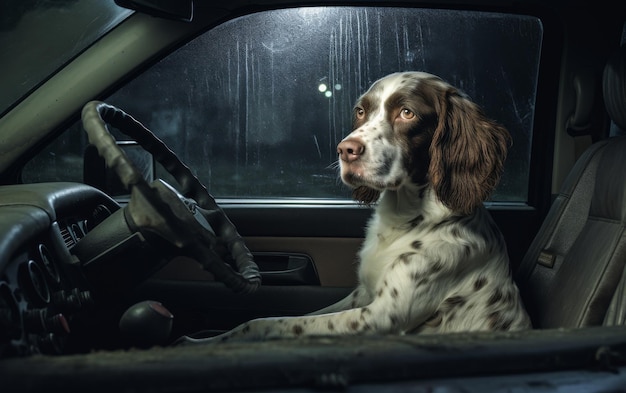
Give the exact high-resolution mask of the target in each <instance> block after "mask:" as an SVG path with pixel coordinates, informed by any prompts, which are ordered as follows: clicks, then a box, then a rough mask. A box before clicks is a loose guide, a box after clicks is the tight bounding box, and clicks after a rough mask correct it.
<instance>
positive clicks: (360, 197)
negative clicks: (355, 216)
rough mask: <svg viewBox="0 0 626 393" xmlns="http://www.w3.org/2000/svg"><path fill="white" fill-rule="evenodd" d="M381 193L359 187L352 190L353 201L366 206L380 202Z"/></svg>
mask: <svg viewBox="0 0 626 393" xmlns="http://www.w3.org/2000/svg"><path fill="white" fill-rule="evenodd" d="M379 196H380V191H378V190H375V189H373V188H369V187H366V186H361V187H357V188H355V189H354V190H352V199H354V200H355V201H357V202H360V203H363V204H365V205H368V206H369V205H371V204H372V203H374V202H376V201H377V200H378V197H379Z"/></svg>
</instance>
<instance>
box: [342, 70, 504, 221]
mask: <svg viewBox="0 0 626 393" xmlns="http://www.w3.org/2000/svg"><path fill="white" fill-rule="evenodd" d="M509 143H510V136H509V133H508V132H507V131H506V130H505V129H504V128H503V127H502V126H500V125H498V124H497V123H496V122H494V121H493V120H491V119H489V118H487V117H486V116H485V115H484V114H483V112H482V110H481V109H480V108H479V107H478V106H477V105H476V104H474V103H473V102H471V101H470V100H469V99H467V98H466V97H465V96H464V95H463V94H461V93H460V92H459V91H458V90H457V89H455V88H454V87H453V86H451V85H449V84H447V83H446V82H444V81H442V80H441V79H440V78H438V77H436V76H434V75H431V74H427V73H423V72H403V73H395V74H391V75H388V76H386V77H384V78H382V79H379V80H378V81H376V82H375V83H374V84H373V85H372V87H371V88H370V89H369V90H368V91H367V92H366V93H365V94H363V95H362V96H361V97H360V98H359V99H358V101H357V103H356V105H355V107H354V123H353V131H352V132H351V133H350V134H349V135H348V136H347V137H346V138H344V139H343V140H342V141H341V142H340V143H339V145H338V146H337V153H338V154H339V163H340V167H341V179H342V180H343V182H344V183H346V184H347V185H349V186H351V187H352V188H353V189H354V192H353V196H354V198H355V199H357V200H359V201H361V202H364V203H368V204H369V203H372V202H374V201H375V200H377V199H378V196H379V194H380V192H381V191H383V190H385V189H390V190H397V189H399V188H401V187H403V186H406V185H408V184H409V183H411V184H416V185H425V184H426V183H430V186H431V187H432V188H433V190H434V191H435V193H436V195H437V197H438V198H439V200H440V201H441V202H442V203H443V204H444V205H446V206H447V207H448V208H450V209H451V210H453V211H456V212H459V213H469V212H471V211H472V210H473V209H474V208H475V207H476V206H478V205H479V204H481V203H482V202H483V201H484V200H485V199H487V197H488V196H489V194H490V193H491V192H492V191H493V189H494V187H495V186H496V184H497V183H498V180H499V178H500V174H501V173H502V168H503V165H504V159H505V157H506V152H507V148H508V145H509Z"/></svg>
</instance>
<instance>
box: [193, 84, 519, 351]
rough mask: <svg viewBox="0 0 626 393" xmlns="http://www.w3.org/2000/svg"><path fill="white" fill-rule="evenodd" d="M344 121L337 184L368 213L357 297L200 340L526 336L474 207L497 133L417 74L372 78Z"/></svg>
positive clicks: (448, 90) (499, 149)
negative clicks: (349, 125)
mask: <svg viewBox="0 0 626 393" xmlns="http://www.w3.org/2000/svg"><path fill="white" fill-rule="evenodd" d="M353 122H354V127H353V131H352V132H351V133H350V134H349V135H348V136H346V137H345V138H344V139H343V140H342V141H341V142H340V143H339V144H338V146H337V154H338V158H339V160H338V161H339V168H340V174H341V179H342V181H343V182H344V183H345V184H346V185H348V186H350V187H351V188H352V189H353V197H354V199H356V200H357V201H359V202H361V203H363V204H366V205H373V208H374V213H373V216H372V218H371V219H370V222H369V224H368V226H367V229H366V236H365V239H364V242H363V245H362V248H361V250H360V251H359V265H358V279H359V280H358V285H357V286H356V288H355V289H354V290H353V291H352V292H351V293H350V294H349V295H348V296H347V297H346V298H344V299H342V300H340V301H339V302H337V303H335V304H332V305H330V306H328V307H326V308H323V309H321V310H319V311H316V312H313V313H311V314H307V315H304V316H295V317H272V318H260V319H255V320H251V321H249V322H246V323H243V324H241V325H239V326H237V327H236V328H234V329H233V330H231V331H228V332H226V333H223V334H221V335H218V336H215V337H211V338H208V339H201V340H200V341H207V340H209V341H214V340H218V341H225V340H230V339H235V338H236V339H269V338H278V337H299V336H309V335H341V334H407V333H448V332H466V331H509V330H521V329H529V328H531V322H530V318H529V316H528V314H527V312H526V311H525V308H524V305H523V303H522V300H521V297H520V294H519V291H518V289H517V287H516V285H515V283H514V282H513V279H512V276H511V271H510V267H509V260H508V254H507V249H506V245H505V243H504V240H503V237H502V235H501V233H500V231H499V230H498V228H497V226H496V225H495V223H494V222H493V221H492V219H491V217H490V215H489V213H488V212H487V210H486V209H485V208H484V206H483V202H484V201H485V200H486V199H487V198H488V197H489V195H490V193H491V192H492V191H493V189H494V187H495V186H496V185H497V183H498V181H499V178H500V175H501V172H502V169H503V165H504V160H505V157H506V154H507V149H508V147H509V145H510V141H511V138H510V135H509V133H508V132H507V130H506V129H505V128H504V127H503V126H501V125H499V124H498V123H496V122H495V121H493V120H491V119H489V118H487V117H486V116H485V115H484V113H483V111H482V109H481V108H480V107H479V106H478V105H477V104H475V103H473V102H472V101H470V99H468V98H467V97H466V96H465V95H464V94H462V93H461V92H460V91H459V90H458V89H456V88H454V87H453V86H451V85H450V84H448V83H447V82H445V81H443V80H442V79H440V78H439V77H437V76H435V75H431V74H427V73H423V72H400V73H394V74H390V75H388V76H385V77H383V78H381V79H379V80H377V81H376V82H375V83H374V84H373V85H372V86H371V88H370V89H369V90H368V91H367V92H365V94H363V95H362V96H361V97H360V98H359V99H358V101H357V103H356V105H355V107H354V119H353Z"/></svg>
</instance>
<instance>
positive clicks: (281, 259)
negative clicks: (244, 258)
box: [253, 252, 320, 285]
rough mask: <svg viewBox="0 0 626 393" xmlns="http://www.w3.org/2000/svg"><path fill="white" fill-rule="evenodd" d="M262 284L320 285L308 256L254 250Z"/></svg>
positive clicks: (313, 265)
mask: <svg viewBox="0 0 626 393" xmlns="http://www.w3.org/2000/svg"><path fill="white" fill-rule="evenodd" d="M253 256H254V261H255V262H256V264H257V265H258V267H259V270H260V272H261V279H262V284H263V285H320V279H319V276H318V275H317V270H316V269H315V264H314V263H313V260H312V259H311V257H310V256H308V255H306V254H299V253H285V252H254V253H253Z"/></svg>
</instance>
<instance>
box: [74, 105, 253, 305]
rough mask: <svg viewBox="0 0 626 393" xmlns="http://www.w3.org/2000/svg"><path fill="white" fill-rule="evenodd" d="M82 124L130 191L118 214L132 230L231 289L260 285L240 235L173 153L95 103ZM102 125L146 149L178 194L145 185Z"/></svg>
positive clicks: (245, 289)
mask: <svg viewBox="0 0 626 393" xmlns="http://www.w3.org/2000/svg"><path fill="white" fill-rule="evenodd" d="M82 122H83V127H84V129H85V131H86V132H87V134H88V139H89V142H90V143H91V144H93V145H94V146H95V147H96V149H97V150H98V153H99V154H100V156H102V157H103V158H104V160H105V162H106V164H107V166H108V167H110V168H112V169H113V170H114V171H115V173H116V174H117V176H118V177H119V179H120V181H121V182H122V184H123V185H124V186H125V187H126V188H127V189H128V190H129V191H130V196H131V198H130V201H129V203H128V205H127V206H126V207H125V208H124V209H123V215H124V218H125V221H126V223H127V224H128V226H129V227H130V228H131V230H132V231H138V232H140V233H143V234H145V238H146V239H149V238H152V239H156V242H157V243H163V240H165V241H166V242H167V243H169V244H170V245H171V246H173V247H174V249H175V250H176V252H177V253H178V254H179V255H184V256H188V257H191V258H193V259H195V260H196V261H198V262H199V263H200V264H202V266H203V267H204V268H205V269H206V270H208V271H210V272H211V273H213V275H214V276H215V279H216V280H218V281H221V282H223V283H224V284H226V285H227V286H228V287H230V288H231V289H233V290H234V291H235V292H243V293H249V292H253V291H254V290H256V289H257V288H258V287H259V285H260V283H261V275H260V273H259V269H258V266H257V265H256V263H255V262H254V260H253V257H252V254H251V253H250V251H249V250H248V248H247V247H246V245H245V243H244V241H243V238H242V237H241V236H240V235H239V233H238V232H237V230H236V228H235V226H234V224H233V223H232V222H231V221H230V220H229V219H228V217H227V216H226V214H225V213H224V211H223V210H222V209H221V208H220V207H219V206H218V205H217V203H216V202H215V199H214V198H213V197H212V196H211V194H209V192H208V191H207V188H206V187H205V186H204V185H203V184H202V183H201V182H200V180H198V178H197V177H196V176H194V175H193V173H192V172H191V170H190V169H189V167H188V166H186V165H185V164H184V163H183V162H182V161H181V160H180V159H179V158H178V157H177V156H176V154H174V152H172V151H171V150H170V149H169V148H168V147H167V146H166V145H165V144H164V143H163V142H162V141H161V140H160V139H158V138H157V137H156V136H155V135H154V134H153V133H152V132H151V131H150V130H149V129H147V128H146V127H144V126H143V125H142V124H141V123H140V122H139V121H137V120H135V119H134V118H133V117H132V116H130V115H128V114H127V113H125V112H124V111H122V110H120V109H118V108H116V107H114V106H112V105H109V104H106V103H103V102H100V101H91V102H88V103H87V104H86V105H85V106H84V107H83V111H82ZM107 124H109V125H111V126H113V127H115V128H117V129H118V130H120V131H121V132H123V133H124V134H126V135H128V136H129V137H131V138H133V139H134V140H135V141H136V142H137V143H138V144H140V145H141V146H142V147H143V148H144V149H145V150H147V151H148V152H150V153H151V154H152V155H153V156H154V158H155V159H156V160H157V161H158V162H159V163H160V164H161V165H163V167H164V168H165V169H166V170H167V171H168V172H169V173H170V174H171V175H172V176H173V177H174V178H175V179H176V181H177V182H178V184H180V192H179V191H177V190H176V189H175V188H174V187H172V186H171V185H169V184H167V183H166V182H165V181H163V180H160V179H157V180H155V181H154V182H152V183H151V184H148V183H147V182H146V180H145V179H144V178H143V176H142V175H141V173H140V172H139V170H138V169H137V168H136V167H135V165H134V164H133V163H132V162H131V161H130V160H129V159H128V157H127V156H126V154H125V153H124V152H123V151H122V150H121V149H120V148H119V146H118V145H117V143H116V141H115V138H113V136H112V135H111V133H110V132H109V130H108V129H107ZM153 243H154V240H153Z"/></svg>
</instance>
